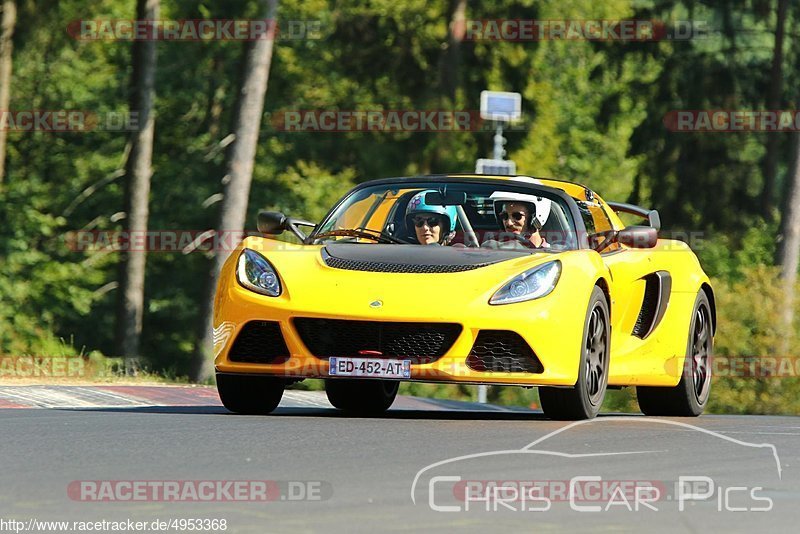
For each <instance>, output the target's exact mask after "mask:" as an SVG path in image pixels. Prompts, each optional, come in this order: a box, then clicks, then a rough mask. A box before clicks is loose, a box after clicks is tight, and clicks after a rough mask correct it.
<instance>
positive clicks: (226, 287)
mask: <svg viewBox="0 0 800 534" xmlns="http://www.w3.org/2000/svg"><path fill="white" fill-rule="evenodd" d="M230 264H231V262H228V264H226V268H225V269H223V272H222V273H221V278H220V280H221V281H220V284H219V287H218V293H217V298H216V302H215V320H214V339H215V344H214V354H215V361H214V363H215V367H216V370H217V371H218V372H221V373H237V374H265V375H278V376H282V377H286V378H288V379H302V378H327V377H328V373H329V367H328V360H327V358H326V357H324V356H326V355H321V354H317V355H315V354H314V352H313V351H312V350H311V349H310V347H309V345H308V343H306V342H304V341H303V337H302V336H301V332H300V331H299V330H298V323H297V321H296V320H297V319H328V320H341V321H362V322H366V321H369V322H376V323H386V324H388V323H417V324H419V325H439V324H443V323H449V324H454V325H458V334H457V335H456V336H455V339H454V341H453V342H452V344H451V345H450V346H449V348H448V349H447V350H446V351H445V352H444V353H443V354H442V355H441V356H439V357H436V358H418V359H414V358H402V357H398V358H397V359H412V364H411V378H410V380H411V381H422V382H445V383H466V384H469V383H472V384H497V385H531V386H536V385H553V386H572V385H574V384H575V383H576V381H577V378H578V362H579V358H580V345H581V339H582V336H583V326H584V319H585V310H586V305H587V304H588V297H587V296H586V295H588V294H589V293H588V291H586V290H585V289H584V288H582V287H576V285H575V284H570V283H569V280H564V278H565V276H562V280H560V282H559V285H558V286H557V287H556V289H555V290H554V291H553V292H552V293H551V294H550V295H548V296H546V297H544V298H541V299H537V300H532V301H527V302H520V303H515V304H509V305H503V306H490V305H489V304H488V300H489V298H490V297H491V295H492V294H493V293H494V291H495V290H496V288H491V289H489V290H488V291H487V290H484V291H477V290H475V289H464V290H461V291H447V290H446V289H443V288H442V287H441V280H442V278H440V277H438V276H431V275H409V274H397V275H386V274H383V273H382V274H381V279H380V281H379V283H378V284H373V283H370V282H371V280H369V277H368V276H366V275H365V273H353V272H348V271H341V270H338V271H336V272H335V277H331V278H330V280H329V281H326V280H324V279H319V280H316V283H317V286H318V287H320V288H326V290H325V291H326V292H325V293H324V294H317V295H313V297H312V295H311V294H310V293H307V294H299V293H298V291H291V289H290V290H289V291H284V293H283V294H282V295H281V296H279V297H266V296H263V295H258V294H256V293H253V292H251V291H248V290H246V289H244V288H242V287H241V286H239V285H238V283H236V282H235V278H234V277H233V272H232V269H231V268H230ZM485 269H489V268H485ZM331 270H333V269H331ZM279 271H280V269H279ZM481 271H484V269H477V270H475V271H470V272H465V273H458V274H448V275H445V276H446V277H449V280H451V281H452V282H453V283H452V285H450V287H452V288H458V287H462V288H475V287H481V286H485V285H486V282H485V279H486V277H485V274H483V273H481ZM280 274H281V277H282V279H283V280H282V282H283V283H284V288H293V287H298V284H297V282H295V283H292V281H289V282H288V283H287V281H286V280H285V278H287V277H286V276H285V275H284V273H283V272H281V273H280ZM317 276H318V278H324V270H323V274H319V273H318V275H317ZM456 278H458V280H456ZM566 278H568V276H567V277H566ZM500 279H501V280H502V279H504V277H503V276H501V277H500ZM436 280H438V281H439V282H438V283H437V282H436ZM399 281H402V284H400V283H394V282H399ZM375 287H380V288H381V289H380V290H376V289H374V288H375ZM409 288H413V291H409ZM443 291H444V293H445V295H442V292H443ZM415 295H424V298H417V297H415ZM443 297H446V298H443ZM378 300H380V301H381V306H380V307H371V306H370V304H372V303H374V302H376V301H378ZM251 321H269V322H275V323H277V325H278V327H279V330H280V332H279V333H280V337H281V338H282V339H283V342H285V347H286V353H287V354H286V357H281V358H276V359H275V360H274V361H273V362H272V363H255V362H252V361H250V362H248V361H234V360H233V359H231V357H230V356H231V349H232V347H233V345H234V341H235V340H236V339H237V337H238V336H239V335H240V334H241V333H242V332H243V330H244V328H245V325H246V324H247V323H248V322H251ZM343 324H345V327H344V328H346V323H343ZM492 331H503V332H513V333H516V334H518V336H519V337H520V339H521V340H523V342H524V344H525V345H527V346H528V347H529V348H530V351H531V352H532V353H533V354H534V355H535V356H534V357H535V358H536V359H538V362H540V364H541V365H540V368H541V369H536V370H540V371H541V372H532V371H531V369H535V366H529V367H528V371H526V372H509V371H502V370H496V369H497V367H496V366H491V365H490V366H488V367H489V370H481V366H480V365H478V366H476V365H475V359H474V355H475V351H474V350H473V349H474V347H475V345H476V341H479V336H480V335H481V332H484V335H485V334H486V333H487V332H492ZM306 335H307V334H306ZM306 341H308V339H307V338H306ZM471 354H472V360H470V357H471ZM327 356H344V354H329V355H327ZM361 357H381V356H374V355H369V354H367V355H363V356H361ZM520 357H521V358H523V359H524V358H525V357H526V356H525V355H524V354H520ZM235 359H238V360H241V358H235ZM431 359H432V360H433V361H430V360H431ZM485 368H486V366H484V369H485Z"/></svg>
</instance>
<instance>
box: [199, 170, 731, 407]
mask: <svg viewBox="0 0 800 534" xmlns="http://www.w3.org/2000/svg"><path fill="white" fill-rule="evenodd" d="M622 212H626V213H628V214H631V215H636V216H639V217H641V218H643V219H645V220H646V221H647V224H646V225H641V226H627V227H626V226H625V225H624V224H623V222H622V220H621V219H620V217H619V213H622ZM302 227H311V228H312V230H311V231H310V233H309V234H308V235H306V234H305V233H304V232H303V231H302V230H301V228H302ZM659 227H660V220H659V216H658V213H657V212H655V211H651V210H645V209H642V208H638V207H636V206H632V205H628V204H617V203H613V202H605V201H603V199H601V198H600V197H599V196H598V195H597V194H596V193H594V192H593V191H591V190H590V189H588V188H586V187H584V186H582V185H578V184H574V183H570V182H563V181H558V180H551V179H538V178H531V177H526V176H512V177H508V176H487V175H446V176H417V177H407V178H391V179H383V180H374V181H370V182H366V183H362V184H360V185H358V186H357V187H355V188H354V189H353V190H351V191H350V192H349V193H347V194H346V195H345V196H344V198H342V199H341V200H340V201H339V202H338V203H337V204H336V205H335V206H334V207H333V209H332V210H331V211H330V212H329V213H328V215H327V216H326V217H325V218H324V219H323V220H322V222H321V223H320V224H318V225H315V224H313V223H311V222H307V221H302V220H298V219H293V218H289V217H285V216H284V215H283V214H281V213H277V212H261V213H260V214H259V218H258V229H259V232H260V233H261V234H262V235H263V236H264V237H261V236H250V237H247V238H246V239H245V240H244V241H243V242H242V243H241V245H240V246H239V247H238V248H237V249H236V250H235V251H234V252H233V254H231V256H230V257H229V258H228V260H227V262H226V263H225V265H224V267H223V269H222V272H221V273H220V279H219V285H218V288H217V294H216V299H215V303H214V353H215V362H214V363H215V367H216V373H217V388H218V390H219V395H220V398H221V399H222V402H223V404H224V405H225V407H227V408H228V409H229V410H231V411H233V412H237V413H256V414H261V413H269V412H271V411H272V410H274V409H275V408H276V407H277V406H278V403H279V402H280V399H281V396H282V395H283V391H284V387H285V386H286V385H287V384H291V383H293V382H296V381H300V380H303V379H305V378H323V379H325V383H326V391H327V395H328V399H329V400H330V402H331V404H333V406H335V407H337V408H339V409H342V410H346V411H348V412H352V413H358V414H379V413H382V412H383V411H385V410H387V409H388V408H389V407H390V406H391V404H392V402H393V401H394V399H395V396H396V395H397V390H398V385H399V382H400V381H404V380H405V381H423V382H444V383H461V384H464V383H467V384H494V385H513V386H538V387H539V397H540V400H541V405H542V409H543V410H544V412H545V414H546V415H547V416H548V417H551V418H556V419H585V418H591V417H594V416H595V415H597V413H598V411H599V410H600V406H601V405H602V402H603V398H604V396H605V392H606V389H607V388H609V387H611V388H619V387H624V386H636V388H637V396H638V399H639V406H640V408H641V410H642V411H643V412H644V413H646V414H649V415H675V416H696V415H699V414H700V413H701V412H702V411H703V409H704V407H705V405H706V403H707V401H708V396H709V386H710V381H711V376H710V361H709V359H710V356H711V350H712V344H713V336H714V330H715V323H716V318H715V307H714V294H713V291H712V288H711V285H710V283H709V279H708V277H707V276H706V274H705V273H704V272H703V270H702V268H701V267H700V265H699V263H698V261H697V258H696V256H695V255H694V253H693V252H692V251H691V250H690V249H689V247H688V246H687V245H686V244H685V243H683V242H680V241H673V240H666V239H658V235H657V232H658V230H659ZM284 231H289V232H291V234H293V235H294V239H283V240H278V239H276V238H274V237H268V236H276V235H278V234H281V233H282V232H284Z"/></svg>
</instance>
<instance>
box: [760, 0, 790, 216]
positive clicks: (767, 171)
mask: <svg viewBox="0 0 800 534" xmlns="http://www.w3.org/2000/svg"><path fill="white" fill-rule="evenodd" d="M788 7H789V0H778V10H777V21H776V22H775V47H774V48H773V50H772V68H771V69H770V75H769V89H768V93H767V102H766V104H767V109H768V110H771V111H775V110H777V109H778V108H780V106H781V94H782V93H783V39H784V27H785V26H786V11H787V8H788ZM766 135H767V153H766V155H765V156H764V185H763V186H762V188H761V212H762V214H763V216H764V218H766V219H767V220H772V219H773V213H772V210H773V208H774V207H775V200H774V197H775V178H776V175H777V172H778V152H779V149H780V146H779V142H780V138H781V137H780V135H779V134H778V133H774V132H773V133H767V134H766Z"/></svg>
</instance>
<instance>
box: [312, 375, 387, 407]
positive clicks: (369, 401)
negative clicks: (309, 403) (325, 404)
mask: <svg viewBox="0 0 800 534" xmlns="http://www.w3.org/2000/svg"><path fill="white" fill-rule="evenodd" d="M399 387H400V382H398V381H394V380H369V379H355V380H351V379H346V378H336V379H327V380H325V394H326V395H328V400H329V401H330V403H331V404H333V406H334V407H336V408H338V409H340V410H343V411H345V412H348V413H351V414H354V415H380V414H382V413H384V412H385V411H386V410H388V409H389V407H390V406H391V405H392V403H393V402H394V399H395V397H397V390H398V389H399Z"/></svg>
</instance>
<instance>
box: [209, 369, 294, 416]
mask: <svg viewBox="0 0 800 534" xmlns="http://www.w3.org/2000/svg"><path fill="white" fill-rule="evenodd" d="M285 385H286V384H285V382H284V381H283V379H281V378H275V377H272V376H258V375H228V374H223V373H217V392H219V398H220V400H221V401H222V404H223V405H224V406H225V408H227V409H228V410H230V411H232V412H233V413H239V414H246V415H266V414H268V413H270V412H272V411H273V410H274V409H275V408H277V407H278V404H280V402H281V397H283V389H284V387H285Z"/></svg>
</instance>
